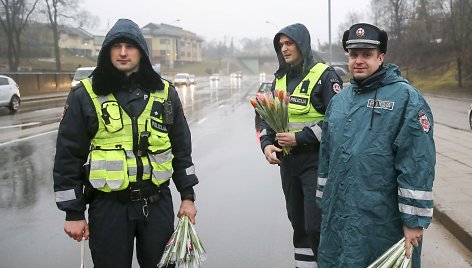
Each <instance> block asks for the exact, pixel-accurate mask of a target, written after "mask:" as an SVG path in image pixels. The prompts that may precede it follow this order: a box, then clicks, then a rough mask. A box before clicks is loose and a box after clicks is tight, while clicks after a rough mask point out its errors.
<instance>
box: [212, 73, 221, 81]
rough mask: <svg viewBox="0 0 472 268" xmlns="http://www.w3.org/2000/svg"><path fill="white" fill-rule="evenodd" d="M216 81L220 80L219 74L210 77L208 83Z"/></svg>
mask: <svg viewBox="0 0 472 268" xmlns="http://www.w3.org/2000/svg"><path fill="white" fill-rule="evenodd" d="M218 80H220V75H219V74H212V75H210V81H218Z"/></svg>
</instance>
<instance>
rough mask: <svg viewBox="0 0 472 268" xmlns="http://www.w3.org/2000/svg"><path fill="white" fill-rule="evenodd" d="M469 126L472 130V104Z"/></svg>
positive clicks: (471, 106)
mask: <svg viewBox="0 0 472 268" xmlns="http://www.w3.org/2000/svg"><path fill="white" fill-rule="evenodd" d="M469 126H470V129H472V104H471V105H470V108H469Z"/></svg>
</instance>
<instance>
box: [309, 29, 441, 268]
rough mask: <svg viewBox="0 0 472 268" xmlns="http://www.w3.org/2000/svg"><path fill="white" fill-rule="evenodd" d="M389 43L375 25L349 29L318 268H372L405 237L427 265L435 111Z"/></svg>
mask: <svg viewBox="0 0 472 268" xmlns="http://www.w3.org/2000/svg"><path fill="white" fill-rule="evenodd" d="M387 41H388V38H387V33H386V32H385V31H382V30H380V29H379V28H377V27H376V26H374V25H370V24H367V23H359V24H354V25H352V26H351V27H350V28H349V30H347V31H345V32H344V35H343V41H342V42H343V43H342V46H343V48H344V49H345V50H346V51H347V52H348V53H349V59H348V61H349V72H350V73H351V75H352V79H351V84H350V85H349V86H348V87H347V88H345V89H343V90H342V91H341V92H339V94H337V95H336V96H334V97H333V98H332V99H331V102H330V104H329V106H328V108H327V110H326V114H325V119H324V125H323V136H322V137H321V147H320V155H319V159H320V163H319V167H318V184H317V189H318V193H317V203H318V204H319V206H320V208H321V210H322V223H321V236H320V246H319V250H318V267H339V268H341V267H343V268H346V267H348V268H349V267H367V266H369V264H371V263H372V262H373V261H374V260H375V259H377V258H378V257H379V256H381V255H382V254H383V253H384V252H385V251H387V249H389V248H390V247H392V246H393V245H394V244H396V243H397V242H398V241H399V240H400V239H402V238H405V249H406V252H407V254H406V255H407V257H409V258H410V259H411V260H412V267H414V268H419V267H421V260H420V256H421V240H422V237H423V229H426V228H427V227H428V226H429V224H430V223H431V219H432V215H433V193H432V186H433V180H434V166H435V164H436V158H435V157H436V153H435V146H434V140H433V115H432V113H431V109H430V108H429V106H428V104H427V103H426V101H425V100H424V98H423V97H422V96H421V94H420V93H419V92H418V91H417V90H416V89H415V88H414V87H413V86H411V85H410V83H409V82H408V81H407V80H406V79H404V78H403V77H402V76H401V74H400V70H399V68H398V67H397V66H396V65H393V64H384V57H385V53H386V51H387ZM410 243H411V244H412V245H413V246H414V247H413V248H414V251H413V256H412V257H411V256H410V253H409V249H410V248H412V247H411V246H410Z"/></svg>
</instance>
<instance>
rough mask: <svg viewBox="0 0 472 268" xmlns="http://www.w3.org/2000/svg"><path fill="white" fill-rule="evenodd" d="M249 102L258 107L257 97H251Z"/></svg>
mask: <svg viewBox="0 0 472 268" xmlns="http://www.w3.org/2000/svg"><path fill="white" fill-rule="evenodd" d="M249 102H250V103H251V105H252V107H254V108H257V101H256V100H255V99H253V98H250V99H249Z"/></svg>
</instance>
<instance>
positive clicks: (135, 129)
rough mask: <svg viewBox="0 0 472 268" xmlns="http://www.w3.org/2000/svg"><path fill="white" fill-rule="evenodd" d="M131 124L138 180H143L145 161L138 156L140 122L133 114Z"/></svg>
mask: <svg viewBox="0 0 472 268" xmlns="http://www.w3.org/2000/svg"><path fill="white" fill-rule="evenodd" d="M131 126H132V129H133V153H134V156H135V158H136V169H137V171H136V181H142V180H143V161H142V159H141V156H138V146H139V133H138V122H137V119H136V117H134V116H133V118H132V119H131Z"/></svg>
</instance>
